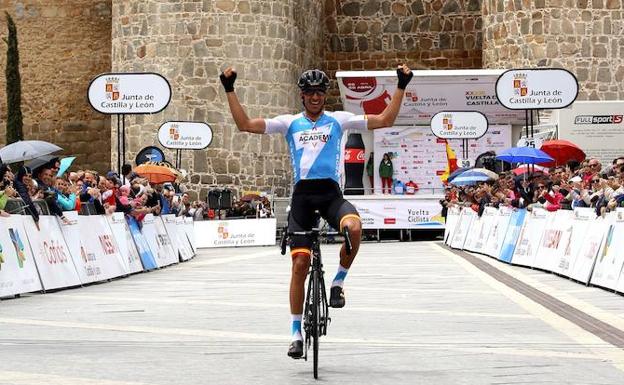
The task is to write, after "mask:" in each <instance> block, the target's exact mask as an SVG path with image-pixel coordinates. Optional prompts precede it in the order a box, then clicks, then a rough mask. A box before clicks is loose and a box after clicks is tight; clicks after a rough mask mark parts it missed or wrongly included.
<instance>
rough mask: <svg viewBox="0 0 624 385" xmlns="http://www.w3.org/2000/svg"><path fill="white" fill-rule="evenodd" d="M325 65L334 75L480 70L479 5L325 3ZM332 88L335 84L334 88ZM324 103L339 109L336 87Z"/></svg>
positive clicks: (407, 0)
mask: <svg viewBox="0 0 624 385" xmlns="http://www.w3.org/2000/svg"><path fill="white" fill-rule="evenodd" d="M325 17H326V19H325V21H326V31H327V32H326V37H325V50H326V62H325V66H324V68H325V69H327V70H328V72H329V73H328V75H330V77H331V78H333V77H334V74H335V72H336V70H383V69H392V68H394V67H395V66H396V65H397V64H398V63H401V62H405V63H408V64H409V65H411V66H418V67H420V66H425V67H428V68H431V69H458V68H481V1H480V0H325ZM334 85H335V83H334ZM331 96H332V97H331V98H330V99H329V100H328V102H329V104H330V105H333V107H334V108H336V109H339V108H341V105H340V102H339V94H338V90H337V87H334V88H333V91H332V94H331Z"/></svg>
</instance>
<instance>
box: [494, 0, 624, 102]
mask: <svg viewBox="0 0 624 385" xmlns="http://www.w3.org/2000/svg"><path fill="white" fill-rule="evenodd" d="M622 6H623V4H622V1H621V0H537V1H529V0H484V1H483V62H484V66H485V67H488V68H512V67H516V68H518V67H557V68H565V69H567V70H569V71H571V72H572V73H574V74H575V75H576V77H577V78H578V81H579V86H580V92H579V97H578V99H579V100H587V99H590V100H622V99H624V88H622V86H621V84H622V81H623V80H624V35H623V33H624V22H623V17H624V14H623V13H622Z"/></svg>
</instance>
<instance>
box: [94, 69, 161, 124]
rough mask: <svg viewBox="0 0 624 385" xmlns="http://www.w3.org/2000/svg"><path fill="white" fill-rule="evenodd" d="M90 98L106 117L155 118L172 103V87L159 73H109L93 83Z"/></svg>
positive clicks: (97, 109) (97, 78)
mask: <svg viewBox="0 0 624 385" xmlns="http://www.w3.org/2000/svg"><path fill="white" fill-rule="evenodd" d="M88 98H89V104H91V107H93V109H95V110H96V111H98V112H101V113H102V114H155V113H157V112H160V111H162V110H164V109H165V108H166V107H167V105H168V104H169V102H170V101H171V86H170V85H169V82H168V81H167V79H165V78H164V77H163V76H162V75H159V74H156V73H106V74H102V75H99V76H98V77H96V78H95V79H93V80H92V81H91V84H89V91H88Z"/></svg>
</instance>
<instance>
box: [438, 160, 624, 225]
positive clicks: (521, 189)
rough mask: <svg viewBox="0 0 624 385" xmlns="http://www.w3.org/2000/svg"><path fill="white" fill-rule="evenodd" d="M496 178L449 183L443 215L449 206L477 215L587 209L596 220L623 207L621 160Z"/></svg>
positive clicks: (508, 173) (623, 164) (509, 173)
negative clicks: (495, 210)
mask: <svg viewBox="0 0 624 385" xmlns="http://www.w3.org/2000/svg"><path fill="white" fill-rule="evenodd" d="M498 176H499V178H498V179H497V180H493V181H487V182H481V183H478V184H476V185H473V186H454V185H453V184H452V182H451V184H449V185H448V186H447V187H446V189H445V198H444V199H443V200H442V201H441V202H440V203H441V204H442V206H443V215H444V216H446V211H447V209H448V207H450V206H452V205H461V206H465V207H471V208H472V209H473V210H475V211H476V212H478V214H479V215H481V214H482V213H483V210H484V208H485V207H486V206H493V207H499V206H509V207H516V208H527V209H528V210H531V209H533V208H535V207H541V208H544V209H545V210H548V211H557V210H561V209H565V210H572V209H574V208H575V207H590V208H593V209H595V211H596V214H597V215H599V216H600V215H603V214H605V213H606V212H609V211H612V210H615V209H616V208H617V207H624V156H623V157H618V158H616V159H614V160H613V162H612V163H611V164H609V165H606V166H604V165H602V164H601V163H600V161H599V160H598V159H596V158H590V159H587V160H585V161H583V162H581V163H579V162H576V161H570V162H568V164H566V165H565V166H560V167H553V168H550V169H543V170H540V168H538V169H537V170H536V171H534V172H533V171H532V167H531V166H529V167H528V172H526V173H524V174H521V175H516V174H515V173H514V172H513V171H506V172H502V173H499V175H498Z"/></svg>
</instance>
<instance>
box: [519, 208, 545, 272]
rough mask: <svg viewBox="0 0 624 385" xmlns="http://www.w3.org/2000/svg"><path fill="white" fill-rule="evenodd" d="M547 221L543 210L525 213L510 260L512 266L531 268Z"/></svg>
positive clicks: (537, 209) (535, 209) (536, 209)
mask: <svg viewBox="0 0 624 385" xmlns="http://www.w3.org/2000/svg"><path fill="white" fill-rule="evenodd" d="M547 220H548V211H546V210H544V209H540V208H534V209H533V210H532V211H531V212H530V213H527V216H526V219H525V220H524V225H523V226H522V230H520V235H519V236H518V242H517V243H516V247H515V249H514V253H513V258H512V263H513V264H514V265H520V266H530V267H532V266H533V265H534V264H535V258H536V256H537V249H538V247H539V244H540V241H541V240H542V234H543V233H544V229H545V228H546V222H547Z"/></svg>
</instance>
